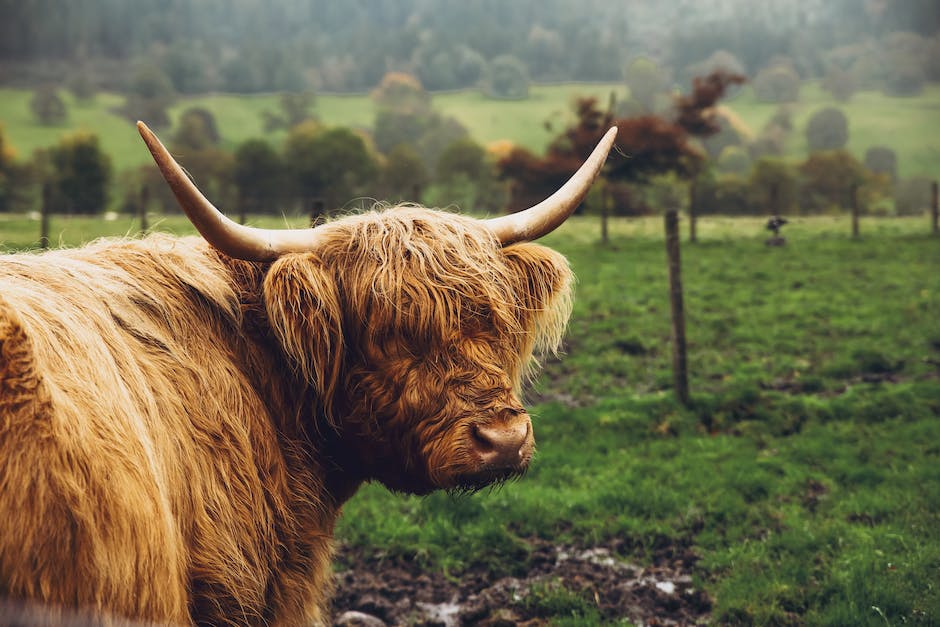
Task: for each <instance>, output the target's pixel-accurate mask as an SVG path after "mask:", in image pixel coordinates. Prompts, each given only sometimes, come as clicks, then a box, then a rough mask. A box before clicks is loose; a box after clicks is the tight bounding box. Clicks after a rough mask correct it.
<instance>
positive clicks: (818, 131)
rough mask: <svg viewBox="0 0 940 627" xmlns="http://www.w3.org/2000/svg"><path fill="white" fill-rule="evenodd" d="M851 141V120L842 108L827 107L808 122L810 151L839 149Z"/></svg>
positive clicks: (807, 135)
mask: <svg viewBox="0 0 940 627" xmlns="http://www.w3.org/2000/svg"><path fill="white" fill-rule="evenodd" d="M848 141H849V120H848V118H846V117H845V114H844V113H842V111H841V110H840V109H837V108H835V107H826V108H825V109H821V110H819V111H817V112H816V113H814V114H813V115H812V116H811V117H810V119H809V121H808V122H807V123H806V143H807V144H808V145H809V150H810V152H816V151H819V150H839V149H841V148H844V147H845V144H846V143H847V142H848Z"/></svg>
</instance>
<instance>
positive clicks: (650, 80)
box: [624, 57, 669, 113]
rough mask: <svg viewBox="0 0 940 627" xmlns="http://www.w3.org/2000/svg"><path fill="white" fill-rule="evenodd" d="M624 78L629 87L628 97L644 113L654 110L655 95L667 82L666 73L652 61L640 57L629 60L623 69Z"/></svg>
mask: <svg viewBox="0 0 940 627" xmlns="http://www.w3.org/2000/svg"><path fill="white" fill-rule="evenodd" d="M624 78H625V80H626V82H627V87H628V88H629V89H630V98H631V99H632V100H634V101H636V102H637V103H639V105H640V106H641V107H642V109H643V111H644V112H645V113H651V112H653V111H654V110H655V106H656V96H658V95H659V94H660V93H662V92H663V91H664V90H665V89H666V87H667V86H668V84H669V81H668V79H667V77H666V75H665V74H664V73H663V72H662V70H660V69H659V67H658V66H657V65H656V63H655V62H654V61H652V60H651V59H648V58H646V57H640V58H637V59H634V60H633V61H631V62H630V65H628V66H627V68H626V69H625V70H624Z"/></svg>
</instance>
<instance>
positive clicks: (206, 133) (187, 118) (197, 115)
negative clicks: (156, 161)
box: [173, 107, 219, 150]
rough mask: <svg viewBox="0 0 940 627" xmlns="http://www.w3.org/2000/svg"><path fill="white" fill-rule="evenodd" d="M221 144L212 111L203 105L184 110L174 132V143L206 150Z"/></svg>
mask: <svg viewBox="0 0 940 627" xmlns="http://www.w3.org/2000/svg"><path fill="white" fill-rule="evenodd" d="M218 144H219V129H218V128H217V127H216V123H215V117H214V116H213V115H212V112H211V111H209V110H208V109H205V108H203V107H190V108H188V109H186V110H185V111H183V113H182V114H181V115H180V118H179V121H178V122H177V125H176V132H175V133H174V134H173V145H174V146H175V147H178V148H184V149H187V150H205V149H206V148H212V147H215V146H218Z"/></svg>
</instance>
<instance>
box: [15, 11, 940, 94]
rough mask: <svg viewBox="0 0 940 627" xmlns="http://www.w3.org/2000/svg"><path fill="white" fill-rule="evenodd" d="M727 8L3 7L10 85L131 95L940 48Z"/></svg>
mask: <svg viewBox="0 0 940 627" xmlns="http://www.w3.org/2000/svg"><path fill="white" fill-rule="evenodd" d="M724 4H726V3H715V2H711V1H708V0H705V1H702V2H696V3H689V2H682V1H680V0H662V1H660V2H655V3H652V2H645V1H638V2H631V3H620V2H610V1H604V0H590V1H588V2H577V3H576V2H570V0H513V2H504V1H500V0H478V1H476V2H463V1H462V0H346V1H344V2H335V1H330V0H279V1H278V2H262V1H261V0H225V1H222V0H201V1H199V2H196V1H194V0H165V1H163V2H159V3H154V2H147V1H146V0H94V1H92V0H74V1H71V2H68V3H62V2H55V1H53V0H32V1H30V2H22V1H19V0H0V67H2V68H3V69H2V70H0V81H2V82H5V83H18V84H33V85H35V84H40V83H44V82H54V83H58V84H61V83H63V82H65V81H69V82H75V83H86V84H92V85H94V86H96V87H97V88H101V89H108V90H114V91H126V90H127V89H128V87H129V85H130V84H131V83H132V82H133V80H135V76H136V74H138V73H139V72H140V71H141V68H142V67H146V66H150V65H153V66H155V67H157V68H158V69H159V70H160V72H162V73H163V74H165V75H166V76H167V78H168V80H169V82H170V83H171V85H172V87H173V89H174V90H175V91H176V92H178V93H182V94H191V93H202V92H207V91H219V90H221V91H228V92H236V93H248V92H260V91H303V90H307V89H313V90H321V91H324V90H325V91H365V90H368V89H371V88H372V87H373V86H375V85H376V84H378V82H379V81H380V80H381V78H382V76H383V75H384V74H385V73H387V72H389V71H402V72H408V73H411V74H414V75H415V76H417V77H418V78H419V80H420V81H421V82H422V84H423V85H424V86H425V87H426V88H427V89H430V90H442V89H455V88H463V87H470V86H477V85H484V86H485V87H487V88H488V89H490V90H491V91H492V92H493V93H494V94H499V95H505V96H507V97H519V95H520V93H519V92H518V91H513V90H505V89H501V88H500V87H499V85H500V84H501V82H502V81H503V80H504V76H505V75H507V74H509V75H512V74H515V73H520V72H521V73H523V74H524V75H525V76H526V77H527V78H529V79H531V80H536V81H572V80H617V79H620V78H621V77H622V73H623V68H624V66H625V65H626V63H627V62H628V61H629V60H630V59H632V58H635V57H636V56H649V57H651V58H654V59H655V60H656V62H657V63H658V64H659V65H660V66H662V67H665V68H669V69H670V71H671V72H672V73H673V74H674V75H675V79H676V81H677V82H678V83H680V84H682V83H685V82H687V81H688V80H689V79H690V78H691V77H692V76H694V75H700V74H701V71H699V70H700V68H695V67H694V66H695V64H697V63H700V62H701V61H702V60H703V59H707V58H708V57H709V56H710V55H712V54H714V53H715V52H716V51H719V50H723V51H725V52H727V53H729V54H731V55H733V56H734V57H735V58H736V59H738V60H740V63H741V66H742V68H741V69H743V70H744V71H745V73H748V74H749V75H751V76H753V75H754V74H756V73H757V72H758V71H759V70H760V69H761V68H763V67H765V66H767V65H768V64H769V63H770V62H771V61H772V60H773V59H774V58H775V57H779V56H787V57H789V58H791V59H792V60H793V63H794V67H795V69H796V70H797V71H798V72H799V73H800V75H801V76H802V77H804V78H807V77H821V76H824V75H825V74H826V73H827V72H828V71H829V70H830V68H831V67H832V66H833V64H839V63H842V62H845V61H846V59H845V58H844V57H845V56H846V55H849V56H854V57H857V56H859V54H861V53H860V52H859V51H858V50H856V51H852V50H850V49H851V48H852V47H857V46H864V47H868V48H871V47H872V46H874V47H875V48H879V47H880V46H881V42H882V41H883V40H884V38H885V37H886V36H887V35H889V34H890V33H893V32H907V33H911V34H913V35H916V36H918V37H921V38H925V39H927V40H931V39H932V38H935V36H936V34H937V32H938V30H940V5H938V4H937V3H936V2H935V0H883V1H882V2H877V3H874V2H873V3H866V4H865V6H864V7H860V6H859V2H858V0H830V1H828V2H818V1H816V0H799V1H798V2H792V1H791V2H788V3H775V2H770V3H758V4H754V3H751V4H748V5H747V11H740V12H738V13H736V14H735V15H734V16H732V18H730V19H729V18H728V16H725V15H724V13H722V11H721V9H720V7H721V6H723V5H724ZM784 5H785V6H788V7H790V8H787V9H786V10H784V9H781V6H784ZM742 6H744V5H742ZM781 11H783V12H782V13H781ZM847 48H848V49H849V50H846V49H847ZM874 54H875V56H877V54H878V53H877V51H875V53H874ZM833 55H834V56H833ZM865 63H868V64H869V65H870V64H871V63H872V62H870V61H866V62H865ZM514 84H516V83H514Z"/></svg>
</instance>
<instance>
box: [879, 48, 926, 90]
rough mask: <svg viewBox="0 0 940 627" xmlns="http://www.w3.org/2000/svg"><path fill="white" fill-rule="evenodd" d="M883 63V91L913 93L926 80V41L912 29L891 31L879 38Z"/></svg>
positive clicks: (922, 85) (921, 88)
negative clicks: (887, 69) (886, 69)
mask: <svg viewBox="0 0 940 627" xmlns="http://www.w3.org/2000/svg"><path fill="white" fill-rule="evenodd" d="M881 43H882V48H883V51H884V52H883V54H884V58H885V65H886V67H888V68H890V70H889V71H888V72H886V73H885V76H884V88H885V93H887V94H888V95H891V96H916V95H917V94H919V93H920V92H921V91H923V88H924V83H925V82H926V80H927V67H926V66H927V59H928V47H927V41H926V40H925V39H924V38H923V37H921V36H920V35H918V34H916V33H909V32H894V33H889V34H887V35H885V36H884V37H883V38H882V41H881Z"/></svg>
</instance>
